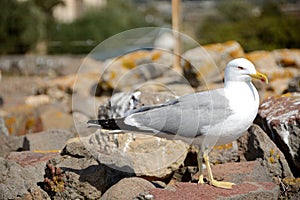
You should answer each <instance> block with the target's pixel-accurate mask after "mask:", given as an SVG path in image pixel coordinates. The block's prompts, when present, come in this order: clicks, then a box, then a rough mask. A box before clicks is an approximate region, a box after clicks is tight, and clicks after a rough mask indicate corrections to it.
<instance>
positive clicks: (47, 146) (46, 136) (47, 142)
mask: <svg viewBox="0 0 300 200" xmlns="http://www.w3.org/2000/svg"><path fill="white" fill-rule="evenodd" d="M73 137H75V135H74V134H73V133H71V132H69V131H67V130H63V129H52V130H48V131H43V132H39V133H33V134H27V135H26V140H27V142H28V149H29V150H30V151H36V152H39V151H42V152H43V151H57V152H58V151H60V150H61V149H62V148H63V147H64V146H65V144H66V142H67V141H68V140H69V139H70V138H73Z"/></svg>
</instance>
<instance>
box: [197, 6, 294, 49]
mask: <svg viewBox="0 0 300 200" xmlns="http://www.w3.org/2000/svg"><path fill="white" fill-rule="evenodd" d="M279 5H280V4H278V3H274V1H265V3H263V4H252V1H246V0H244V1H235V0H231V1H220V2H219V3H218V6H217V11H218V12H217V14H215V15H212V16H209V17H207V18H206V19H205V22H204V23H203V25H202V26H201V27H200V28H199V29H198V33H197V35H199V38H200V39H199V41H200V43H201V44H207V43H214V42H224V41H227V40H237V41H238V42H240V43H241V45H242V46H243V47H244V49H245V50H246V51H253V50H258V49H266V50H272V49H275V48H300V37H299V36H300V26H299V24H300V20H299V19H297V18H293V17H291V16H287V15H284V14H283V13H282V12H281V11H280V9H279Z"/></svg>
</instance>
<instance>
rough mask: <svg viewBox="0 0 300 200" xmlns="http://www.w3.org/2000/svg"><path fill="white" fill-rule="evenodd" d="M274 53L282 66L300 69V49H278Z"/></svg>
mask: <svg viewBox="0 0 300 200" xmlns="http://www.w3.org/2000/svg"><path fill="white" fill-rule="evenodd" d="M272 53H273V54H274V56H275V58H276V60H277V62H278V63H279V64H280V65H281V66H283V67H293V68H300V50H299V49H276V50H274V51H273V52H272Z"/></svg>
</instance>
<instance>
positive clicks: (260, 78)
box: [249, 72, 269, 84]
mask: <svg viewBox="0 0 300 200" xmlns="http://www.w3.org/2000/svg"><path fill="white" fill-rule="evenodd" d="M249 76H251V77H252V78H255V79H258V80H261V81H262V82H265V83H266V84H268V83H269V80H268V78H267V76H266V75H264V74H263V73H260V72H256V74H249Z"/></svg>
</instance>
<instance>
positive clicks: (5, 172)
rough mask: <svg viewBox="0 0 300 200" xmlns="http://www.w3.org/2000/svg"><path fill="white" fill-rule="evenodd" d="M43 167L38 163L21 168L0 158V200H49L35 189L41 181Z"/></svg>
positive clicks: (42, 192) (40, 191)
mask: <svg viewBox="0 0 300 200" xmlns="http://www.w3.org/2000/svg"><path fill="white" fill-rule="evenodd" d="M43 166H44V164H42V165H41V163H40V164H35V165H34V166H27V167H22V166H20V165H19V164H17V163H15V162H14V161H11V160H5V159H3V158H0V199H17V198H21V199H25V197H27V198H29V197H31V198H32V199H36V200H40V199H49V197H48V195H47V194H46V193H45V192H44V191H42V190H41V189H40V188H39V187H37V183H38V182H39V181H41V180H43V170H42V169H43ZM40 197H41V198H40Z"/></svg>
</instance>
